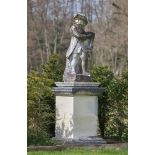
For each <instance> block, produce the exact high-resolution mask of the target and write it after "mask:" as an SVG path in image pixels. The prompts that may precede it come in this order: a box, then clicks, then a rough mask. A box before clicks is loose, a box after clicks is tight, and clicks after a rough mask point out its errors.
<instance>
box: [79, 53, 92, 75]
mask: <svg viewBox="0 0 155 155" xmlns="http://www.w3.org/2000/svg"><path fill="white" fill-rule="evenodd" d="M80 58H81V66H82V73H83V74H84V75H90V73H88V72H86V61H87V53H86V52H82V53H81V56H80Z"/></svg>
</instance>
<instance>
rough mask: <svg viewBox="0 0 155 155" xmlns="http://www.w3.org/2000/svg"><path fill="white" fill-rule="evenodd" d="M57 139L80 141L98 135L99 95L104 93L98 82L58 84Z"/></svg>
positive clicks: (55, 90)
mask: <svg viewBox="0 0 155 155" xmlns="http://www.w3.org/2000/svg"><path fill="white" fill-rule="evenodd" d="M56 85H57V87H55V88H54V90H53V92H54V93H55V95H56V128H55V134H56V138H57V139H72V140H78V139H81V138H82V137H83V138H84V139H85V138H89V137H96V136H97V133H98V95H100V94H101V93H102V92H103V88H101V87H99V85H100V83H97V82H56Z"/></svg>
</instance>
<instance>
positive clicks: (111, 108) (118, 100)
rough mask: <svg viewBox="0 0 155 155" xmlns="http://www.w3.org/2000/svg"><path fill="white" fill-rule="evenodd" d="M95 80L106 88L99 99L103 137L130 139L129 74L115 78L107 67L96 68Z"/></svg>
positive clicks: (94, 70)
mask: <svg viewBox="0 0 155 155" xmlns="http://www.w3.org/2000/svg"><path fill="white" fill-rule="evenodd" d="M92 75H93V80H94V81H96V82H101V86H103V87H104V88H105V91H104V93H103V94H102V96H100V97H99V109H98V111H99V114H98V115H99V127H100V132H101V135H102V136H103V137H110V138H117V139H119V140H127V138H128V118H127V117H128V79H127V77H128V74H127V72H125V73H123V74H122V76H121V77H115V76H114V75H113V73H112V71H111V70H110V69H108V68H107V67H94V69H93V71H92Z"/></svg>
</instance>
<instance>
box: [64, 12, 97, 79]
mask: <svg viewBox="0 0 155 155" xmlns="http://www.w3.org/2000/svg"><path fill="white" fill-rule="evenodd" d="M87 23H88V21H87V18H86V16H85V15H84V14H81V13H78V14H76V15H75V16H74V18H73V25H72V26H71V28H70V33H71V41H70V45H69V48H68V50H67V53H66V68H65V72H64V79H65V78H67V76H70V75H79V74H82V75H85V76H90V74H89V73H88V72H87V71H86V62H87V58H88V52H90V51H91V50H92V48H93V41H94V37H95V34H94V33H93V32H86V31H85V30H84V28H85V26H86V25H87ZM64 81H65V80H64Z"/></svg>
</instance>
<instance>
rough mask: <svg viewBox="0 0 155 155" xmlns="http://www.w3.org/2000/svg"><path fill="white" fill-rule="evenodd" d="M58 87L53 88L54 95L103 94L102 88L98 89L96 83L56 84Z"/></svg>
mask: <svg viewBox="0 0 155 155" xmlns="http://www.w3.org/2000/svg"><path fill="white" fill-rule="evenodd" d="M56 85H57V86H58V87H54V88H53V92H54V93H55V94H56V95H62V96H65V95H85V96H98V95H100V94H102V93H103V91H104V88H102V87H99V85H100V83H97V82H56Z"/></svg>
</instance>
